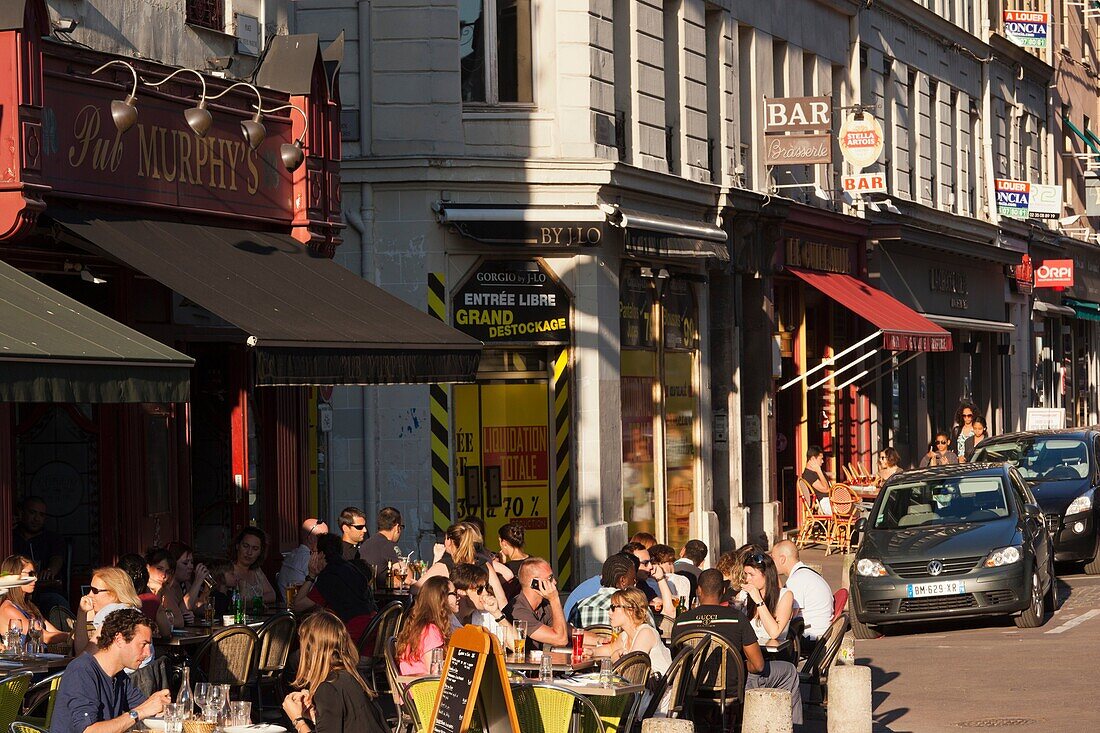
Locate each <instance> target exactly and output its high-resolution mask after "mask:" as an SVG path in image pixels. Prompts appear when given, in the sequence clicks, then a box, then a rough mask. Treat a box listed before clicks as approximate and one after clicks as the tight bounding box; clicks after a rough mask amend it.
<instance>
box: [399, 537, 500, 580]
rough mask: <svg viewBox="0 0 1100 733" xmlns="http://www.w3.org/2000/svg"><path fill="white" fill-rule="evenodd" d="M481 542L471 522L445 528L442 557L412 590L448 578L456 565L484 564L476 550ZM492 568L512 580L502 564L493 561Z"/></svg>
mask: <svg viewBox="0 0 1100 733" xmlns="http://www.w3.org/2000/svg"><path fill="white" fill-rule="evenodd" d="M483 540H484V538H483V537H482V535H481V530H479V529H478V528H477V525H475V524H473V523H472V522H458V523H457V524H452V525H451V526H450V527H447V531H446V532H445V533H444V534H443V555H442V557H440V558H439V560H438V561H437V562H435V563H433V564H432V566H431V567H430V568H428V570H427V572H425V573H424V574H423V575H422V576H420V580H418V581H416V582H415V583H413V589H414V590H417V589H419V588H420V587H421V586H422V585H423V584H424V582H425V581H426V580H428V578H441V577H442V578H446V577H450V575H451V571H452V570H454V569H455V566H456V565H462V564H463V563H471V564H475V565H482V564H484V561H483V560H482V559H481V558H479V557H478V548H479V547H481V545H482V542H483ZM493 568H494V569H495V570H496V572H497V574H498V575H501V576H503V577H504V579H505V580H509V579H511V578H512V571H511V570H509V569H508V568H507V567H506V566H505V565H504V564H502V563H499V562H496V561H494V562H493Z"/></svg>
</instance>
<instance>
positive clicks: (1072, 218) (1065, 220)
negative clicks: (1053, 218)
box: [1058, 214, 1081, 227]
mask: <svg viewBox="0 0 1100 733" xmlns="http://www.w3.org/2000/svg"><path fill="white" fill-rule="evenodd" d="M1080 218H1081V215H1080V214H1070V215H1069V216H1063V217H1062V218H1061V219H1059V220H1058V223H1059V224H1060V225H1061V226H1064V227H1068V226H1069V225H1070V224H1073V223H1075V222H1076V221H1077V220H1078V219H1080Z"/></svg>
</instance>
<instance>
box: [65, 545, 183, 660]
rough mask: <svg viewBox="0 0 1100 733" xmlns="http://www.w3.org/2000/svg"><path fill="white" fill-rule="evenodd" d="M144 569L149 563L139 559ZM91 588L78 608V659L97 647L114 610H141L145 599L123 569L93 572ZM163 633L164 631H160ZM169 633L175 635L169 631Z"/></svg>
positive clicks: (75, 632)
mask: <svg viewBox="0 0 1100 733" xmlns="http://www.w3.org/2000/svg"><path fill="white" fill-rule="evenodd" d="M132 557H137V558H138V560H139V561H140V565H141V568H142V569H144V568H145V561H144V560H142V559H141V558H140V557H139V556H137V555H133V556H132ZM86 587H87V589H88V592H87V594H85V595H84V596H83V597H81V599H80V605H79V606H78V607H77V611H76V620H75V622H74V623H73V656H78V655H80V654H81V653H83V652H84V650H85V649H87V648H88V647H89V645H91V646H92V647H94V646H95V641H96V638H97V637H98V636H99V628H100V626H102V625H103V619H105V618H107V615H108V614H109V613H111V611H117V610H118V609H120V608H136V609H141V605H142V604H141V599H140V598H138V595H137V591H136V590H134V582H133V581H132V580H131V579H130V576H129V575H128V574H127V573H126V571H125V570H123V569H122V568H111V567H107V568H98V569H97V570H95V571H94V572H93V573H92V580H91V582H90V583H89V584H88V585H87V586H86ZM158 631H162V632H163V629H159V628H158ZM168 633H171V630H170V629H169V631H168Z"/></svg>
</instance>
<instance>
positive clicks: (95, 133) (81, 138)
mask: <svg viewBox="0 0 1100 733" xmlns="http://www.w3.org/2000/svg"><path fill="white" fill-rule="evenodd" d="M52 80H53V81H55V82H56V83H54V84H50V85H47V87H46V90H47V94H46V99H45V109H44V111H43V142H42V153H43V155H42V163H43V164H42V168H43V173H44V174H45V175H46V177H47V179H48V180H50V182H51V185H52V187H53V190H54V193H56V194H60V195H64V194H73V195H78V196H94V197H96V198H106V199H115V200H119V201H126V202H129V203H133V204H143V203H144V204H153V205H160V206H168V207H172V208H176V209H184V210H200V211H203V210H205V211H213V212H218V213H221V214H235V215H243V216H253V217H257V218H264V219H277V220H281V221H288V220H290V219H291V218H292V215H293V212H292V207H291V196H292V193H291V192H292V183H291V176H290V174H289V173H288V172H287V171H286V169H285V168H284V167H283V166H282V164H281V162H280V161H279V146H280V144H282V143H284V142H290V125H289V124H287V123H286V121H285V120H281V119H278V118H267V119H265V120H264V126H265V128H266V129H267V139H266V140H265V141H264V142H263V144H262V145H261V146H260V148H259V150H258V151H253V150H251V149H250V148H249V147H248V145H247V144H246V143H245V142H244V138H243V136H242V135H241V133H240V119H241V118H240V116H238V115H236V114H234V113H233V112H231V111H229V110H217V109H215V110H212V112H213V116H214V124H213V126H212V127H211V129H210V131H209V133H207V135H206V137H204V138H200V137H198V136H197V135H195V134H194V133H193V132H192V131H191V128H189V127H188V126H187V124H186V122H185V121H184V119H183V111H184V109H185V108H186V107H187V106H190V105H191V104H193V103H191V102H182V103H181V102H174V101H172V100H169V99H165V98H163V97H159V96H156V95H153V94H144V93H143V94H139V96H138V101H137V109H138V122H137V124H135V125H134V127H133V128H131V129H130V130H128V131H127V132H126V133H119V132H118V130H117V129H116V128H115V126H114V122H113V121H112V119H111V112H110V103H111V99H112V98H113V97H117V96H120V92H119V91H117V90H114V89H111V88H106V89H105V88H101V87H98V86H91V85H81V84H77V83H76V82H75V81H74V80H70V79H68V78H64V77H63V78H54V79H52ZM143 91H144V90H143Z"/></svg>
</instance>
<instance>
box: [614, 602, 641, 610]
mask: <svg viewBox="0 0 1100 733" xmlns="http://www.w3.org/2000/svg"><path fill="white" fill-rule="evenodd" d="M610 608H611V610H612V611H614V610H615V609H616V608H618V609H622V610H623V611H626V610H628V609H631V608H635V607H634V606H631V605H629V604H626V603H623V604H621V605H620V604H618V603H612V604H611V606H610Z"/></svg>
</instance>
